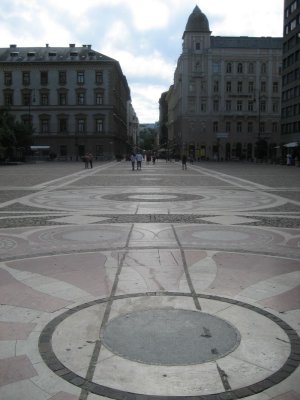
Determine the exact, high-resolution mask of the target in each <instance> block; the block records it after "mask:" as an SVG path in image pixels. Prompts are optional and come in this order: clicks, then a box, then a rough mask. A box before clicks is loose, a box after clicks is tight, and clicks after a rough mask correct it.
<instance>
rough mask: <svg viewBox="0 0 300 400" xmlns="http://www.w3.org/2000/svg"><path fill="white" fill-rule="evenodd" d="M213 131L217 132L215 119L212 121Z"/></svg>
mask: <svg viewBox="0 0 300 400" xmlns="http://www.w3.org/2000/svg"><path fill="white" fill-rule="evenodd" d="M213 131H214V132H218V122H217V121H214V123H213Z"/></svg>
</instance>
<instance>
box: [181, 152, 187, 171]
mask: <svg viewBox="0 0 300 400" xmlns="http://www.w3.org/2000/svg"><path fill="white" fill-rule="evenodd" d="M186 159H187V157H186V155H185V154H183V156H182V157H181V162H182V169H186V168H187V167H186Z"/></svg>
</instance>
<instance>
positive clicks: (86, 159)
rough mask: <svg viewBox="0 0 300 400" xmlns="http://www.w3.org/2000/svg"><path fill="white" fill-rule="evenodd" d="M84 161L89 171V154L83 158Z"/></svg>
mask: <svg viewBox="0 0 300 400" xmlns="http://www.w3.org/2000/svg"><path fill="white" fill-rule="evenodd" d="M83 161H84V168H85V169H87V168H88V167H89V155H88V153H86V154H85V155H84V156H83Z"/></svg>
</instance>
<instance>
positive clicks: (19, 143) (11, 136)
mask: <svg viewBox="0 0 300 400" xmlns="http://www.w3.org/2000/svg"><path fill="white" fill-rule="evenodd" d="M31 144H32V127H31V126H29V125H28V124H24V123H22V122H19V121H15V117H14V115H13V114H11V113H10V111H9V109H7V108H0V159H2V160H3V159H5V160H7V159H8V160H14V159H16V158H23V157H24V155H25V152H26V149H28V148H29V146H30V145H31Z"/></svg>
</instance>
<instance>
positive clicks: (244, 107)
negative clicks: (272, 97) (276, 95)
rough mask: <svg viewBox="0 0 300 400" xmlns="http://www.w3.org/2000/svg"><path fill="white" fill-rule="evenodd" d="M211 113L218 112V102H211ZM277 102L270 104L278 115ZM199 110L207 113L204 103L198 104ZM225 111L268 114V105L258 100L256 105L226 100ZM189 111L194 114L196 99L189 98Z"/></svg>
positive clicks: (249, 101)
mask: <svg viewBox="0 0 300 400" xmlns="http://www.w3.org/2000/svg"><path fill="white" fill-rule="evenodd" d="M212 105H213V111H214V112H218V111H220V102H219V100H217V99H215V100H213V103H212ZM279 106H280V102H279V101H273V102H272V112H273V113H279ZM200 110H201V112H206V111H207V103H206V102H205V101H201V103H200ZM225 110H226V111H248V112H268V111H269V110H268V104H267V101H266V100H264V99H260V100H259V101H258V102H257V104H256V101H255V100H248V101H247V102H246V101H243V100H234V101H233V100H226V101H225ZM189 111H190V112H196V99H195V98H189Z"/></svg>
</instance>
